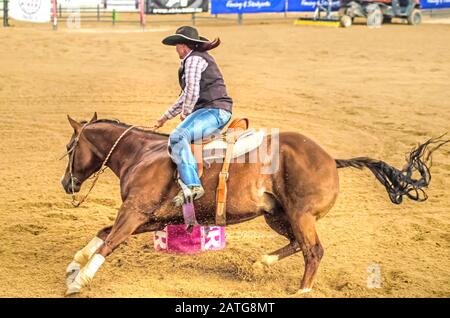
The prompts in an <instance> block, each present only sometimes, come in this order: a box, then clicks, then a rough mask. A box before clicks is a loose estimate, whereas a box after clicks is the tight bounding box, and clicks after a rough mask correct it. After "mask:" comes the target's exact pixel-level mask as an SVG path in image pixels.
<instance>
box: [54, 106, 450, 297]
mask: <svg viewBox="0 0 450 318" xmlns="http://www.w3.org/2000/svg"><path fill="white" fill-rule="evenodd" d="M68 118H69V122H70V125H71V126H72V127H73V129H74V133H73V135H72V137H71V139H70V142H69V144H68V145H67V153H68V156H69V160H68V166H67V168H66V171H65V174H64V176H63V178H62V180H61V182H62V185H63V187H64V189H65V191H66V192H67V193H69V194H71V193H72V194H73V193H76V192H79V190H80V187H81V185H82V183H83V182H84V181H85V180H86V179H87V178H88V177H90V176H91V175H92V174H93V173H95V172H96V171H98V170H99V169H100V168H101V167H102V163H103V162H104V161H107V162H106V166H107V167H109V168H110V169H111V170H112V171H113V172H114V173H115V174H116V175H117V177H118V178H119V179H120V189H121V197H122V201H123V203H122V206H121V207H120V209H119V211H118V215H117V218H116V220H115V222H114V224H113V225H112V226H109V227H106V228H104V229H102V230H100V231H99V232H98V233H97V236H96V237H94V238H93V239H92V240H91V241H90V242H89V244H88V245H87V246H86V247H84V248H83V249H81V250H80V251H78V252H77V253H76V254H75V257H74V259H73V261H72V262H71V263H70V265H69V266H68V268H67V277H66V278H67V285H68V290H67V294H73V293H78V292H80V290H81V288H82V287H83V286H85V285H87V284H88V283H89V282H90V281H91V280H92V278H93V277H94V275H95V273H96V271H97V270H98V269H99V267H100V266H101V265H102V263H103V261H104V260H105V257H106V256H108V255H109V254H111V253H112V252H113V251H114V249H116V248H117V247H118V246H119V245H120V244H121V243H122V242H124V241H125V240H126V239H127V238H129V237H130V235H133V234H138V233H143V232H148V231H156V230H161V229H163V228H164V227H165V225H167V224H176V223H183V215H182V211H181V209H180V208H176V207H175V206H174V205H173V203H172V202H171V199H172V198H173V197H174V196H175V195H176V194H177V192H178V190H179V188H178V185H177V183H176V182H175V181H176V180H175V176H176V173H175V171H176V166H175V165H174V164H173V163H172V160H171V158H170V157H169V155H168V151H167V141H168V135H166V134H160V133H155V132H151V131H146V130H143V129H139V128H134V127H131V128H130V126H129V125H126V124H123V123H119V122H116V121H112V120H97V115H96V114H95V115H94V117H93V118H92V119H91V120H90V121H89V122H81V123H79V122H77V121H75V120H73V119H71V118H70V117H68ZM120 138H121V139H120ZM118 139H120V141H119V142H117V141H118ZM275 142H276V143H277V144H278V147H276V151H272V152H271V153H269V157H270V159H271V161H272V163H275V164H276V167H277V168H276V169H275V170H274V171H272V173H261V169H262V167H263V165H265V164H266V163H262V162H256V163H245V160H241V161H240V160H237V161H236V162H233V163H232V164H231V166H230V170H229V173H230V178H229V180H228V199H227V211H226V216H227V223H228V224H236V223H240V222H244V221H247V220H251V219H253V218H255V217H258V216H261V215H264V218H265V220H266V222H267V224H268V225H269V226H270V227H271V228H272V229H273V230H274V231H276V232H277V233H278V234H280V235H282V236H284V237H286V238H287V239H288V240H289V244H287V245H286V246H284V247H282V248H280V249H279V250H277V251H274V252H272V253H270V254H268V255H264V256H263V257H262V259H261V262H260V263H262V264H264V265H267V266H268V265H272V264H273V263H275V262H277V261H278V260H280V259H282V258H285V257H287V256H290V255H293V254H295V253H297V252H299V251H302V253H303V256H304V260H305V271H304V275H303V278H302V281H301V284H300V292H308V291H310V290H311V288H312V285H313V282H314V278H315V276H316V273H317V269H318V267H319V263H320V260H321V258H322V256H323V248H322V245H321V244H320V241H319V237H318V235H317V232H316V227H315V223H316V221H317V220H318V219H320V218H321V217H323V216H324V215H326V214H327V212H328V211H329V210H330V209H331V207H332V206H333V204H334V203H335V201H336V198H337V195H338V192H339V179H338V172H337V168H342V167H348V166H351V167H356V168H363V167H367V168H369V169H370V170H371V171H372V172H373V173H374V175H375V176H376V177H377V178H378V180H380V182H381V183H382V184H383V185H384V186H385V187H386V190H387V191H388V194H389V196H390V199H391V201H392V202H394V203H397V204H398V203H401V201H402V197H403V196H407V197H409V198H411V199H413V200H417V201H421V200H425V199H426V195H425V192H423V190H422V188H423V187H426V186H428V183H429V181H430V177H431V176H430V173H429V169H428V167H427V165H426V162H427V161H428V159H430V155H431V153H432V152H433V151H434V150H436V149H437V148H439V147H440V146H442V145H443V144H445V143H446V142H448V140H447V141H443V140H440V139H439V138H438V139H430V140H429V141H427V142H425V143H424V144H421V145H419V146H418V147H417V148H416V149H414V150H413V151H412V152H411V154H410V157H409V158H408V160H407V165H406V166H405V168H404V169H403V170H398V169H396V168H394V167H392V166H390V165H388V164H386V163H384V162H383V161H379V160H373V159H370V158H365V157H364V158H354V159H351V160H335V159H333V158H332V157H331V156H330V155H329V154H327V153H326V152H325V151H324V150H323V149H322V148H321V147H320V146H318V145H317V144H316V143H315V142H313V141H312V140H311V139H309V138H307V137H305V136H303V135H301V134H298V133H293V132H283V133H280V134H279V135H276V136H275V137H274V136H273V135H272V136H270V135H268V136H266V137H265V140H264V144H266V145H269V148H270V149H274V148H275V147H271V145H273V144H274V143H275ZM432 144H434V145H435V146H434V148H432V149H428V148H427V147H428V146H430V145H432ZM114 147H115V148H114ZM111 149H113V151H112V152H111ZM255 151H257V150H253V152H255ZM108 154H110V156H108ZM251 155H252V153H250V154H247V155H246V156H251ZM220 168H221V164H220V163H218V162H217V163H212V165H211V167H210V168H209V169H207V170H205V173H204V175H203V177H202V183H203V186H204V188H205V189H206V193H205V195H204V196H203V197H202V198H201V199H199V200H198V201H196V214H197V219H198V221H199V223H200V224H204V225H206V224H214V221H215V215H214V211H215V189H216V187H217V182H218V174H219V172H220ZM414 171H418V172H419V173H420V176H421V177H420V179H418V180H415V179H412V173H413V172H414ZM419 194H421V195H419Z"/></svg>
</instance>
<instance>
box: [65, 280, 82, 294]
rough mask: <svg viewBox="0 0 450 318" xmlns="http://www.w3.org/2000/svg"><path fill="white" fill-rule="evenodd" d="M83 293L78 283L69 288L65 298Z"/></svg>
mask: <svg viewBox="0 0 450 318" xmlns="http://www.w3.org/2000/svg"><path fill="white" fill-rule="evenodd" d="M80 292H81V286H80V285H79V284H77V283H75V282H74V283H72V284H70V285H69V286H68V288H67V290H66V295H65V296H71V295H75V294H78V293H80Z"/></svg>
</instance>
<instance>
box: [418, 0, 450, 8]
mask: <svg viewBox="0 0 450 318" xmlns="http://www.w3.org/2000/svg"><path fill="white" fill-rule="evenodd" d="M420 6H421V8H422V9H444V8H450V0H420Z"/></svg>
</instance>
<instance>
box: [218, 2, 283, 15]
mask: <svg viewBox="0 0 450 318" xmlns="http://www.w3.org/2000/svg"><path fill="white" fill-rule="evenodd" d="M285 7H286V0H211V13H212V14H221V13H259V12H284V11H285Z"/></svg>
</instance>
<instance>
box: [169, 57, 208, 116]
mask: <svg viewBox="0 0 450 318" xmlns="http://www.w3.org/2000/svg"><path fill="white" fill-rule="evenodd" d="M191 53H192V51H191V52H189V53H188V55H186V56H185V57H184V59H183V61H182V62H181V63H183V62H184V63H185V64H184V75H183V76H184V78H185V81H186V86H185V87H184V90H183V93H182V94H181V95H180V97H178V99H177V101H176V102H175V103H174V104H173V105H172V106H170V107H169V108H168V109H167V110H166V112H165V113H164V116H165V117H166V118H167V119H171V118H173V117H175V116H177V115H178V114H179V113H182V115H183V116H184V117H186V116H187V115H189V114H190V113H192V110H193V109H194V106H195V104H196V103H197V100H198V98H199V96H200V79H201V77H202V72H203V71H204V70H206V68H207V67H208V62H206V60H205V59H204V58H202V57H201V56H192V57H191V58H189V59H188V57H189V55H190V54H191ZM185 61H186V62H185Z"/></svg>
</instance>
